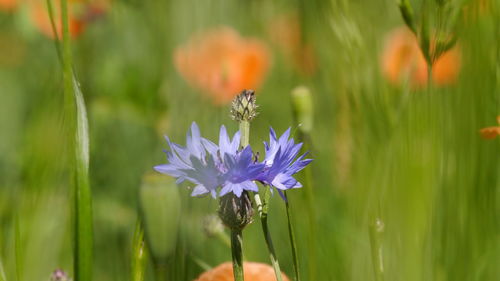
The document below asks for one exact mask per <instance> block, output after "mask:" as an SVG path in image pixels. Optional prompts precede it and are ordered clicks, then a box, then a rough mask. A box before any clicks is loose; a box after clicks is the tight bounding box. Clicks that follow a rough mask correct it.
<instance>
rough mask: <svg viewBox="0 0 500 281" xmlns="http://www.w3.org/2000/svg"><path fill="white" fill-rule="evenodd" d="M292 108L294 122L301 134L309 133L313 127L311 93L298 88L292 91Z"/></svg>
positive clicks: (305, 89) (306, 89)
mask: <svg viewBox="0 0 500 281" xmlns="http://www.w3.org/2000/svg"><path fill="white" fill-rule="evenodd" d="M292 107H293V112H294V115H295V119H296V122H297V123H298V124H299V125H300V127H299V129H300V130H301V131H302V132H303V133H310V132H311V131H312V127H313V115H314V108H313V101H312V97H311V91H309V89H308V88H307V87H304V86H300V87H297V88H295V89H293V91H292Z"/></svg>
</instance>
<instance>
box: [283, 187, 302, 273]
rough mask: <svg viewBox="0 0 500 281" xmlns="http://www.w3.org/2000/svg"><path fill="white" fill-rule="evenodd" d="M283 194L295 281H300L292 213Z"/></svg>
mask: <svg viewBox="0 0 500 281" xmlns="http://www.w3.org/2000/svg"><path fill="white" fill-rule="evenodd" d="M284 194H285V209H286V217H287V219H288V235H289V237H290V245H291V246H292V258H293V269H294V271H295V281H300V270H299V259H298V255H297V243H296V242H295V233H294V230H293V223H292V212H290V204H289V202H288V196H287V195H286V191H285V192H284Z"/></svg>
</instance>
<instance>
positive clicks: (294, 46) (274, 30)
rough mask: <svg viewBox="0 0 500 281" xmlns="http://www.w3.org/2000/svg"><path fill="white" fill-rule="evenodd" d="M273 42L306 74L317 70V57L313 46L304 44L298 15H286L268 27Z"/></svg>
mask: <svg viewBox="0 0 500 281" xmlns="http://www.w3.org/2000/svg"><path fill="white" fill-rule="evenodd" d="M268 32H269V36H270V38H271V40H272V41H273V43H274V44H276V45H277V46H278V47H279V49H280V50H281V51H282V52H283V54H284V55H285V56H286V58H287V59H289V60H291V61H292V63H293V65H294V66H295V67H296V68H297V69H298V70H299V71H300V72H301V73H304V74H308V75H310V74H313V73H314V71H315V70H316V57H315V54H314V50H313V47H312V45H311V44H308V43H307V42H303V38H302V37H303V33H302V28H301V25H300V20H299V17H298V15H297V14H296V13H291V14H284V15H281V16H278V17H275V18H273V20H272V21H271V22H270V24H269V27H268Z"/></svg>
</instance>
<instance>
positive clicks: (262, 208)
mask: <svg viewBox="0 0 500 281" xmlns="http://www.w3.org/2000/svg"><path fill="white" fill-rule="evenodd" d="M270 193H271V192H270V189H269V188H268V187H266V191H265V193H264V200H263V202H261V200H260V196H259V194H255V202H256V203H257V209H258V212H259V216H260V222H261V225H262V232H263V233H264V239H265V240H266V245H267V250H268V251H269V257H270V258H271V264H272V265H273V269H274V273H275V275H276V279H277V280H278V281H282V280H283V277H282V275H281V269H280V264H279V261H278V258H277V257H276V252H275V250H274V244H273V240H272V238H271V232H270V231H269V226H268V224H267V210H268V202H269V198H270Z"/></svg>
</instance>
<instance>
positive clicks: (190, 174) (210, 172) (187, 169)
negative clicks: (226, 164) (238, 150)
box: [154, 122, 222, 197]
mask: <svg viewBox="0 0 500 281" xmlns="http://www.w3.org/2000/svg"><path fill="white" fill-rule="evenodd" d="M166 140H167V143H168V145H169V147H170V151H165V153H166V154H167V161H168V164H163V165H158V166H155V167H154V168H155V170H156V171H158V172H160V173H162V174H167V175H169V176H172V177H174V178H176V179H177V183H182V182H183V181H185V180H189V181H190V182H192V183H194V184H196V187H195V188H194V190H193V193H192V194H191V195H192V196H197V195H201V194H205V193H209V192H210V193H211V194H212V196H213V197H215V196H216V189H217V187H218V186H219V185H220V184H221V183H222V182H221V175H220V173H219V170H218V169H217V168H216V164H215V161H214V159H213V157H212V155H208V156H207V153H206V149H205V146H204V145H203V143H204V142H205V141H206V140H205V139H204V138H202V137H201V135H200V129H199V128H198V125H196V123H195V122H193V123H192V125H191V129H190V131H189V132H188V134H187V136H186V147H183V146H181V145H178V144H176V143H172V142H170V139H169V138H168V137H166Z"/></svg>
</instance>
